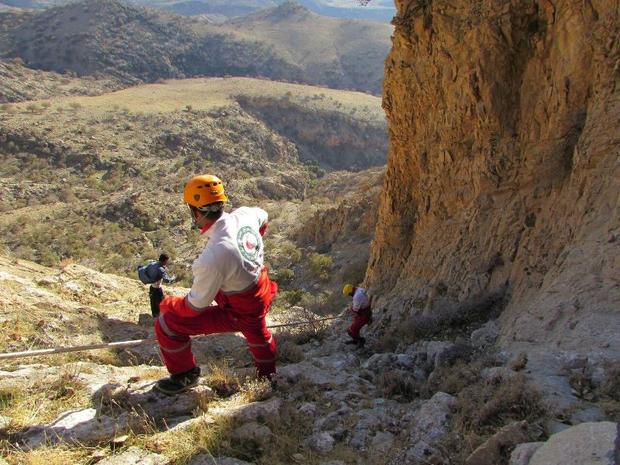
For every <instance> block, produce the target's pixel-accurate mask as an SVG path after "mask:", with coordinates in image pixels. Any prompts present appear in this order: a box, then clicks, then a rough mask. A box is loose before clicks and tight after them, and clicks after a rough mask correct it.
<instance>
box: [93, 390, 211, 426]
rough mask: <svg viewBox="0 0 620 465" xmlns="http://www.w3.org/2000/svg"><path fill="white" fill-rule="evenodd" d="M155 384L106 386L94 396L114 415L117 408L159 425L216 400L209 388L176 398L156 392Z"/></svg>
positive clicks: (190, 391) (97, 401)
mask: <svg viewBox="0 0 620 465" xmlns="http://www.w3.org/2000/svg"><path fill="white" fill-rule="evenodd" d="M153 384H154V383H153V382H152V381H140V382H138V383H136V384H128V385H124V386H123V385H120V384H107V385H104V386H102V387H101V388H100V389H99V390H98V391H97V392H96V393H95V394H94V396H93V397H94V399H95V402H96V403H97V404H99V405H103V406H104V407H105V406H109V409H110V410H112V411H114V410H115V409H116V406H119V405H120V406H121V407H122V408H124V409H132V410H134V411H136V412H138V413H139V414H142V415H145V416H148V417H149V418H150V419H152V420H155V421H160V420H163V419H166V418H173V417H179V416H182V415H187V414H189V413H191V412H192V411H193V410H195V409H196V408H197V407H199V406H201V405H205V404H206V403H207V402H208V401H209V400H210V399H212V398H214V397H215V393H214V392H213V390H212V389H211V388H210V387H208V386H206V385H199V386H196V387H195V388H193V389H190V390H189V391H186V392H183V393H181V394H179V395H176V396H167V395H165V394H162V393H161V392H158V391H155V390H154V389H153Z"/></svg>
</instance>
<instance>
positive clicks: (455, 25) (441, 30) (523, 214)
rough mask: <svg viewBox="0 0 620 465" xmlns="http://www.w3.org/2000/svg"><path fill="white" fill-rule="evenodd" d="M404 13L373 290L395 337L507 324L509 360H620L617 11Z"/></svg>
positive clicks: (599, 6)
mask: <svg viewBox="0 0 620 465" xmlns="http://www.w3.org/2000/svg"><path fill="white" fill-rule="evenodd" d="M397 4H398V16H397V18H396V20H395V24H396V33H395V37H394V41H393V48H392V51H391V53H390V55H389V57H388V59H387V61H386V85H385V92H384V102H383V105H384V108H385V110H386V112H387V115H388V120H389V125H390V135H391V150H390V155H389V163H388V169H387V175H386V183H385V192H384V193H383V197H382V202H381V211H380V220H379V223H378V226H377V230H376V237H375V242H374V247H373V252H372V257H371V262H370V266H369V269H368V276H367V278H368V283H369V284H370V286H371V287H372V288H373V289H374V290H375V292H376V293H377V294H379V295H381V296H382V299H381V302H382V304H383V305H384V306H386V307H388V308H389V309H390V310H389V312H388V313H389V314H390V317H391V319H392V323H391V327H392V328H394V325H395V324H402V322H403V321H404V320H407V319H409V318H412V317H413V316H414V315H416V314H419V313H421V312H424V313H425V314H427V315H433V314H444V315H445V314H446V313H449V312H465V313H466V312H473V311H474V310H475V311H479V312H480V311H484V310H485V309H486V310H488V311H491V310H493V309H495V310H497V311H500V310H502V309H503V312H502V314H501V324H502V336H501V341H502V343H503V344H504V345H505V346H510V347H517V346H519V345H522V344H526V343H534V344H544V345H545V346H547V347H554V348H558V349H572V350H575V351H578V352H581V353H586V354H588V353H589V354H590V356H592V357H598V356H599V355H600V354H607V355H613V354H615V355H616V356H617V355H618V352H619V351H620V339H619V337H620V331H619V328H620V327H619V325H620V315H619V314H618V311H619V309H620V284H619V283H618V276H617V272H618V269H619V265H620V253H619V250H620V249H619V248H618V239H619V237H620V229H619V227H620V224H619V218H620V215H619V208H620V205H619V201H620V182H619V179H620V178H619V175H620V172H619V169H620V167H619V165H618V160H619V151H620V138H619V134H620V94H619V93H618V82H619V78H620V74H619V68H618V63H619V60H620V41H619V39H620V36H619V25H618V16H617V15H618V11H617V5H615V6H614V5H613V4H612V3H610V2H602V1H593V2H587V3H582V2H577V1H572V0H562V1H558V2H553V3H550V2H547V1H542V0H541V1H535V0H513V1H511V2H508V3H507V2H500V1H495V0H487V1H484V2H482V3H481V4H479V3H476V4H473V3H470V2H465V1H462V2H456V3H455V2H452V1H443V0H441V1H434V2H432V3H428V2H418V1H414V0H408V1H407V0H403V1H399V2H397ZM414 321H415V320H414ZM384 323H385V324H386V325H387V326H390V325H388V324H387V318H386V319H385V320H384ZM597 354H598V355H597Z"/></svg>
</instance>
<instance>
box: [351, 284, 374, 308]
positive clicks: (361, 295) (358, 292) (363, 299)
mask: <svg viewBox="0 0 620 465" xmlns="http://www.w3.org/2000/svg"><path fill="white" fill-rule="evenodd" d="M368 307H370V299H369V298H368V294H367V293H366V289H364V288H363V287H358V288H357V289H355V293H354V294H353V303H352V304H351V310H353V311H354V312H355V313H357V312H359V311H360V310H363V309H365V308H368Z"/></svg>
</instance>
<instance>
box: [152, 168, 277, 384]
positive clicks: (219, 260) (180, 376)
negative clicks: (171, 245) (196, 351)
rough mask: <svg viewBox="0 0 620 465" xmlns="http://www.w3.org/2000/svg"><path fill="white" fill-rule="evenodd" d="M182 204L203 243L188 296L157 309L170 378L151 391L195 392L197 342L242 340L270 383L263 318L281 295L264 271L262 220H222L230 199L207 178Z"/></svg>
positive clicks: (255, 212)
mask: <svg viewBox="0 0 620 465" xmlns="http://www.w3.org/2000/svg"><path fill="white" fill-rule="evenodd" d="M183 199H184V201H185V203H187V205H188V206H189V209H190V212H191V215H192V219H193V221H194V224H195V225H196V226H197V227H198V228H200V230H201V233H202V234H205V235H206V236H207V238H208V243H207V246H206V247H205V249H204V250H203V252H202V254H200V256H199V257H198V258H197V259H196V261H195V262H194V264H193V266H192V273H193V277H194V280H193V283H192V288H191V289H190V291H189V294H187V295H186V296H185V297H175V296H168V297H166V298H165V299H164V300H163V301H162V302H161V304H160V306H159V308H160V312H161V315H160V316H159V318H158V319H157V320H156V321H155V334H156V336H157V341H158V342H159V347H160V352H161V355H162V359H163V361H164V363H165V364H166V367H167V368H168V371H169V372H170V374H171V375H170V377H168V378H164V379H161V380H159V381H158V382H157V384H156V386H155V388H156V389H157V390H159V391H161V392H164V393H166V394H176V393H179V392H182V391H185V390H186V389H188V388H190V387H192V386H194V385H196V383H197V382H198V378H199V376H200V368H199V367H198V366H197V364H196V359H195V358H194V355H193V354H192V350H191V339H190V336H193V335H198V334H213V333H226V332H237V331H238V332H241V333H242V334H243V335H244V336H245V338H246V340H247V342H248V347H249V349H250V352H251V353H252V356H253V357H254V363H255V365H256V369H257V371H258V375H259V376H260V377H266V378H270V377H271V375H273V374H274V373H275V371H276V363H275V360H276V341H275V339H274V338H273V336H272V335H271V333H270V332H269V330H268V329H267V323H266V321H265V317H266V315H267V312H268V311H269V307H270V305H271V301H272V300H273V298H274V296H275V294H276V293H277V290H278V287H277V285H276V283H274V282H272V281H270V280H269V276H268V275H267V269H266V268H265V267H264V265H263V260H264V245H263V240H262V236H263V234H264V233H265V230H266V228H267V218H268V217H267V212H265V211H264V210H262V209H260V208H249V207H241V208H238V209H236V210H234V211H233V212H232V213H226V212H224V204H225V202H227V201H228V198H227V197H226V194H225V193H224V186H223V184H222V181H221V180H220V179H219V178H217V177H215V176H212V175H202V176H196V177H194V178H192V179H190V180H189V182H188V183H187V184H186V185H185V190H184V192H183Z"/></svg>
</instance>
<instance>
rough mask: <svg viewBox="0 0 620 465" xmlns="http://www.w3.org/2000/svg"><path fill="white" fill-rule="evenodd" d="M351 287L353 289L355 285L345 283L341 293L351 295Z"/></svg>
mask: <svg viewBox="0 0 620 465" xmlns="http://www.w3.org/2000/svg"><path fill="white" fill-rule="evenodd" d="M353 289H355V286H353V284H345V285H344V287H343V288H342V293H343V294H344V295H351V292H353Z"/></svg>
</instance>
